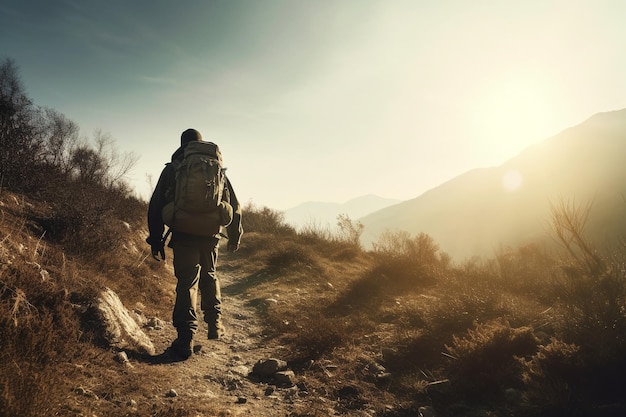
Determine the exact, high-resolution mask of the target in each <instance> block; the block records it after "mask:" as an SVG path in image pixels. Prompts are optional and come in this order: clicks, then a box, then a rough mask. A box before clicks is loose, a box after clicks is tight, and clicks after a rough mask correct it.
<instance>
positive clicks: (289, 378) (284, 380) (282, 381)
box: [274, 370, 296, 387]
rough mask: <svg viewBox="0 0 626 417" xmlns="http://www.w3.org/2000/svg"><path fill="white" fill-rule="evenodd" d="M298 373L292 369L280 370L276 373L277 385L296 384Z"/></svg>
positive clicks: (289, 385)
mask: <svg viewBox="0 0 626 417" xmlns="http://www.w3.org/2000/svg"><path fill="white" fill-rule="evenodd" d="M295 379H296V374H294V372H293V371H291V370H286V371H278V372H276V373H275V374H274V381H275V382H276V384H277V385H284V386H288V387H291V386H293V385H294V384H295Z"/></svg>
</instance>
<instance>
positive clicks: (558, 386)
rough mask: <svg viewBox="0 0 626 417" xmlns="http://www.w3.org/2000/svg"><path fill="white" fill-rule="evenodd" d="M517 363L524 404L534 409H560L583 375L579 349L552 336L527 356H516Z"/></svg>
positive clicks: (564, 405) (571, 396) (555, 410)
mask: <svg viewBox="0 0 626 417" xmlns="http://www.w3.org/2000/svg"><path fill="white" fill-rule="evenodd" d="M519 362H520V364H521V365H522V367H523V369H522V379H523V382H524V384H525V385H526V390H525V396H526V403H527V405H528V406H529V407H532V408H535V409H538V411H543V412H557V411H561V412H562V411H564V410H565V409H566V408H567V407H568V404H570V403H571V401H572V399H573V398H574V390H575V387H577V386H578V387H579V386H580V385H581V379H582V378H584V373H583V369H584V367H585V366H584V363H583V360H582V357H581V355H580V348H579V347H578V346H576V345H575V344H571V343H565V342H563V341H560V340H557V339H554V338H553V339H552V340H551V341H550V343H549V344H547V345H545V346H540V347H539V350H538V351H537V352H536V353H535V354H534V355H532V357H530V358H529V359H524V358H519Z"/></svg>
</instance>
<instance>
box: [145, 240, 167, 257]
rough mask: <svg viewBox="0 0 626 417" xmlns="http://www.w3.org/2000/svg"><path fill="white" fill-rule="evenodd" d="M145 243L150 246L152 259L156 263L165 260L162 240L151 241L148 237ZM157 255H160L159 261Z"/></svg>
mask: <svg viewBox="0 0 626 417" xmlns="http://www.w3.org/2000/svg"><path fill="white" fill-rule="evenodd" d="M146 242H147V243H148V244H149V245H150V251H151V252H152V257H153V258H154V259H156V260H157V261H161V259H163V260H165V242H164V241H163V240H162V239H151V238H150V237H148V238H147V239H146ZM159 255H161V259H159Z"/></svg>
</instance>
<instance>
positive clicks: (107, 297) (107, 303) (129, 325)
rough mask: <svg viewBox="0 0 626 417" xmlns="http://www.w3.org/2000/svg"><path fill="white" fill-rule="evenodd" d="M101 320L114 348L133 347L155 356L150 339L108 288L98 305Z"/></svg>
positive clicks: (101, 295) (103, 292)
mask: <svg viewBox="0 0 626 417" xmlns="http://www.w3.org/2000/svg"><path fill="white" fill-rule="evenodd" d="M97 308H98V312H99V316H100V319H101V320H102V323H103V325H104V328H105V329H106V333H105V337H106V339H107V340H108V341H109V343H110V344H111V345H112V346H117V347H120V348H122V347H127V346H130V347H133V348H135V349H137V350H139V351H140V352H145V353H148V354H150V355H154V352H155V348H154V345H153V344H152V341H151V340H150V338H149V337H148V336H147V335H146V334H145V333H144V332H143V331H142V330H141V328H140V327H139V325H138V324H137V322H136V321H135V320H134V319H133V318H132V316H131V314H130V312H129V311H128V310H127V309H126V307H124V304H122V301H121V300H120V298H119V297H118V296H117V294H116V293H115V292H114V291H113V290H111V289H109V288H106V289H105V290H104V291H102V293H101V294H100V297H99V298H98V304H97Z"/></svg>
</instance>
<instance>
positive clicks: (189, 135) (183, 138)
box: [180, 129, 202, 146]
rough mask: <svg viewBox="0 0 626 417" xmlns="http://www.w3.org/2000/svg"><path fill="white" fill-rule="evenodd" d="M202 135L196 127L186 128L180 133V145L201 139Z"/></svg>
mask: <svg viewBox="0 0 626 417" xmlns="http://www.w3.org/2000/svg"><path fill="white" fill-rule="evenodd" d="M201 140H202V135H201V134H200V132H198V131H197V130H196V129H187V130H185V131H184V132H183V134H182V135H180V145H181V146H182V145H184V144H186V143H189V142H194V141H201Z"/></svg>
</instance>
